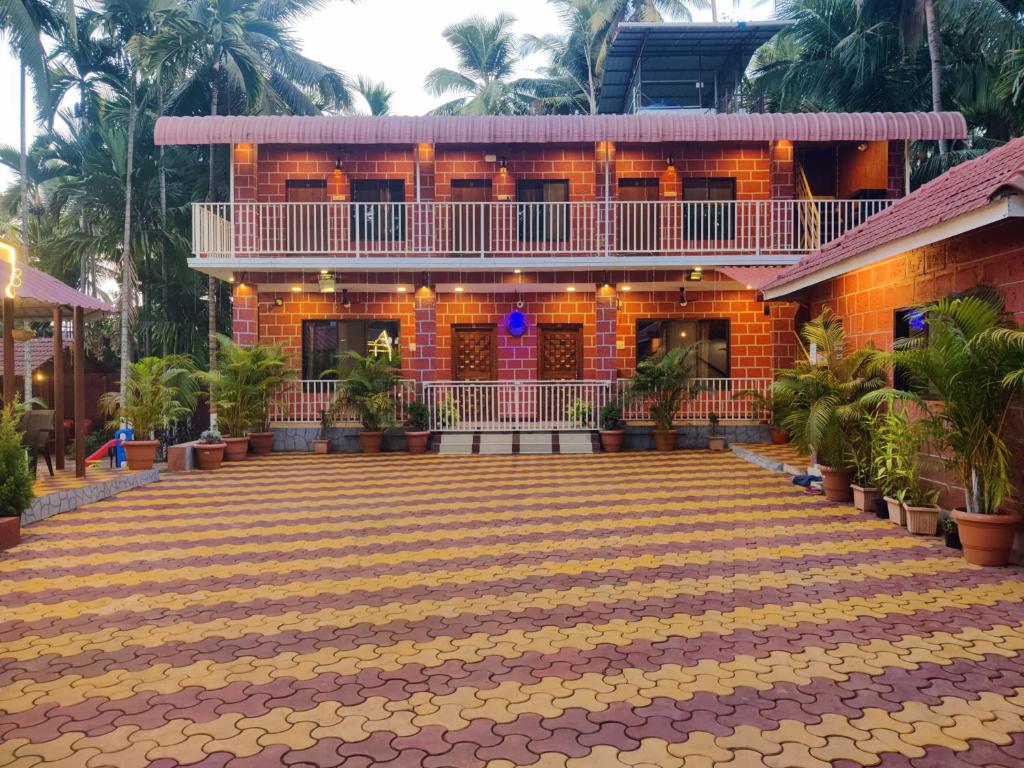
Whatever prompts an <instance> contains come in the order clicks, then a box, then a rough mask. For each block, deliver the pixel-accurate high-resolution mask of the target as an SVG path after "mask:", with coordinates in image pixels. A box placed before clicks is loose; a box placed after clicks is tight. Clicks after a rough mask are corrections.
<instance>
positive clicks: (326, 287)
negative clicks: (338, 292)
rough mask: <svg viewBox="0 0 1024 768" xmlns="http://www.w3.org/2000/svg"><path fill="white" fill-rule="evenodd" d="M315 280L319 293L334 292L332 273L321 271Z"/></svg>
mask: <svg viewBox="0 0 1024 768" xmlns="http://www.w3.org/2000/svg"><path fill="white" fill-rule="evenodd" d="M317 282H318V283H319V284H320V293H334V289H335V282H334V275H332V274H330V273H328V272H323V271H321V272H320V276H319V277H318V278H317Z"/></svg>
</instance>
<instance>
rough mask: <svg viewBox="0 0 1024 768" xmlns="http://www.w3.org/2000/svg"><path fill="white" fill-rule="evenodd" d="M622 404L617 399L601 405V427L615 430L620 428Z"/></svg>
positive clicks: (621, 424) (621, 426) (621, 425)
mask: <svg viewBox="0 0 1024 768" xmlns="http://www.w3.org/2000/svg"><path fill="white" fill-rule="evenodd" d="M623 426H624V424H623V421H622V405H621V404H620V403H619V401H618V400H611V401H609V402H607V403H605V404H604V405H603V406H602V407H601V429H604V430H608V431H615V430H619V429H622V428H623Z"/></svg>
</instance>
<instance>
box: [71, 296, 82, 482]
mask: <svg viewBox="0 0 1024 768" xmlns="http://www.w3.org/2000/svg"><path fill="white" fill-rule="evenodd" d="M72 317H73V318H74V319H73V326H74V336H75V342H74V343H75V347H74V361H73V364H74V367H75V477H85V310H83V309H82V308H81V307H75V308H74V310H73V315H72Z"/></svg>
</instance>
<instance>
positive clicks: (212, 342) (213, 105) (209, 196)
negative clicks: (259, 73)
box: [206, 68, 238, 437]
mask: <svg viewBox="0 0 1024 768" xmlns="http://www.w3.org/2000/svg"><path fill="white" fill-rule="evenodd" d="M216 76H217V70H216V68H214V78H216ZM219 96H220V89H219V88H218V86H217V82H216V79H215V80H214V82H213V83H212V84H211V86H210V114H211V115H216V114H217V106H218V105H217V101H218V98H219ZM214 147H215V145H213V144H211V145H210V158H209V162H210V176H209V180H208V183H207V188H206V200H207V202H210V203H212V202H213V198H214V196H215V195H214V184H215V181H216V174H215V173H214V170H215V169H214ZM232 236H233V235H232ZM207 296H208V297H209V298H208V301H207V312H208V315H207V326H208V328H207V332H208V335H209V341H208V343H209V349H210V351H209V356H210V363H209V366H208V368H209V370H210V373H211V374H212V373H215V372H216V371H217V278H215V277H214V276H213V275H210V276H209V279H208V280H207ZM216 426H217V402H216V399H215V397H214V391H213V386H212V385H211V386H210V429H214V428H216ZM236 437H238V435H236Z"/></svg>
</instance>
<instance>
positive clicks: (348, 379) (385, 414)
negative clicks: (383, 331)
mask: <svg viewBox="0 0 1024 768" xmlns="http://www.w3.org/2000/svg"><path fill="white" fill-rule="evenodd" d="M342 362H343V364H344V365H343V366H342V367H343V368H347V371H345V372H343V373H342V378H341V381H340V382H339V383H338V395H337V398H338V399H337V404H338V407H346V408H350V409H351V410H353V411H354V412H355V413H356V415H357V416H358V417H359V421H360V423H361V424H362V425H363V431H362V432H360V433H359V434H358V436H357V437H358V440H359V447H360V448H361V449H362V451H363V453H380V448H381V444H382V443H383V441H384V430H385V429H387V428H388V427H390V426H391V425H393V424H394V423H395V396H394V391H395V387H397V386H398V384H399V383H400V382H401V378H400V377H399V375H398V371H399V369H400V363H399V361H398V359H397V355H391V356H389V355H384V354H381V355H372V354H371V355H360V354H359V353H358V352H354V351H351V350H349V351H348V352H345V353H344V355H342ZM338 373H339V371H332V372H328V374H327V375H331V374H334V375H337V374H338Z"/></svg>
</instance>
